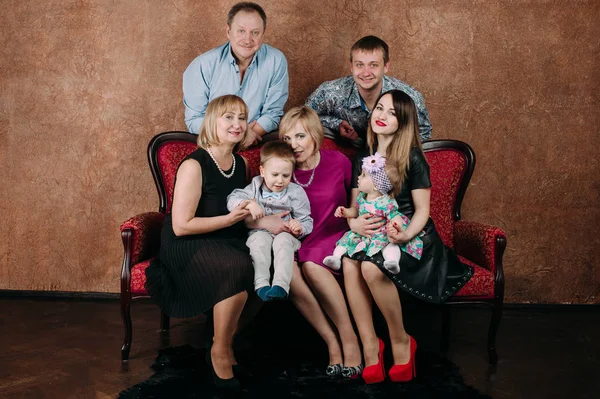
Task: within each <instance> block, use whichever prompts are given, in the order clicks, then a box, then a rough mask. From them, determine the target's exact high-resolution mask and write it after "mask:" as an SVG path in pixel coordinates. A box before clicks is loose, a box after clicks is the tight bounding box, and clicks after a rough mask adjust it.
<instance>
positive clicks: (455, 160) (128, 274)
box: [121, 132, 506, 361]
mask: <svg viewBox="0 0 600 399" xmlns="http://www.w3.org/2000/svg"><path fill="white" fill-rule="evenodd" d="M196 138H197V136H195V135H192V134H190V133H187V132H166V133H161V134H159V135H157V136H155V137H154V138H153V139H152V140H151V142H150V144H149V145H148V161H149V164H150V169H151V171H152V174H153V176H154V181H155V183H156V187H157V190H158V194H159V200H160V206H159V212H148V213H143V214H140V215H137V216H134V217H132V218H130V219H128V220H126V221H125V222H123V224H122V225H121V236H122V239H123V246H124V252H125V253H124V259H123V267H122V273H121V311H122V316H123V321H124V324H125V340H124V344H123V348H122V349H121V354H122V359H123V360H127V359H128V357H129V349H130V346H131V334H132V327H131V315H130V303H131V301H132V300H133V299H136V298H141V297H147V295H148V294H147V292H146V290H145V289H144V283H145V281H146V275H145V270H146V268H147V267H148V265H149V264H150V261H151V260H152V259H153V258H155V257H156V256H157V255H158V248H159V245H160V231H161V227H162V222H163V220H164V217H165V215H166V214H167V213H168V212H169V211H170V208H171V201H172V197H173V188H174V181H175V175H176V172H177V168H178V166H179V164H180V163H181V161H182V160H183V158H185V157H186V156H187V155H188V154H189V153H191V152H192V151H194V150H195V149H196V148H197V145H196ZM322 148H324V149H334V150H335V149H337V150H339V151H341V152H342V153H344V154H345V155H346V156H348V157H349V158H350V159H351V160H352V159H353V158H354V156H355V154H356V150H355V149H354V148H349V147H343V148H338V146H337V145H336V144H335V143H334V142H333V141H332V140H329V139H325V141H324V143H323V147H322ZM423 149H424V151H425V155H426V157H427V161H428V162H429V165H430V168H431V182H432V189H431V217H432V219H433V220H434V222H435V225H436V228H437V231H438V232H439V234H440V237H441V238H442V240H443V241H444V243H445V244H446V245H448V246H449V247H452V248H454V249H455V251H456V252H457V254H458V255H459V256H460V258H461V260H462V261H463V262H464V263H466V264H469V265H471V266H473V268H474V269H475V273H474V275H473V277H472V278H471V280H469V282H468V283H467V284H466V285H465V286H464V287H462V288H461V289H460V290H459V291H458V292H457V293H456V294H455V295H454V296H453V297H451V298H450V301H449V302H450V303H452V302H467V301H477V302H484V303H490V304H493V305H494V309H495V313H494V318H493V319H492V324H491V326H490V335H489V339H488V351H490V361H492V359H493V355H492V352H494V356H495V349H494V347H493V346H494V339H495V331H496V329H497V327H498V323H499V315H501V308H502V301H503V298H504V274H503V272H502V254H503V251H504V246H505V245H506V235H505V234H504V232H503V231H502V230H501V229H499V228H498V227H494V226H489V225H485V224H481V223H475V222H465V221H461V220H460V206H461V203H462V199H463V197H464V192H465V190H466V188H467V186H468V183H469V180H470V178H471V175H472V173H473V169H474V166H475V154H473V152H472V150H471V149H470V147H469V146H468V145H466V144H465V143H461V142H458V141H452V140H443V141H441V140H436V141H429V142H426V143H424V145H423ZM241 155H242V156H243V157H244V158H245V159H246V160H247V163H248V168H249V171H250V174H251V175H252V176H255V175H257V174H258V170H259V165H260V149H259V148H252V149H250V150H246V151H244V152H242V153H241ZM162 320H163V322H162V328H163V329H167V328H168V320H169V319H168V317H166V316H164V315H163V319H162Z"/></svg>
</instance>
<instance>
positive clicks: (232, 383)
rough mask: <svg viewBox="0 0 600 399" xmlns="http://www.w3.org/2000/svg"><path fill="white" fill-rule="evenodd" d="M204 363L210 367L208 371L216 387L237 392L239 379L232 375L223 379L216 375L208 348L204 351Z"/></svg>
mask: <svg viewBox="0 0 600 399" xmlns="http://www.w3.org/2000/svg"><path fill="white" fill-rule="evenodd" d="M206 363H207V364H208V367H210V372H211V373H212V377H213V382H214V384H215V386H216V387H217V388H219V389H224V390H227V391H232V392H237V391H239V390H240V389H241V385H240V381H239V380H238V379H237V378H235V377H232V378H227V379H223V378H221V377H219V376H218V375H217V372H216V371H215V368H214V367H213V364H212V358H211V356H210V348H209V349H208V350H207V351H206Z"/></svg>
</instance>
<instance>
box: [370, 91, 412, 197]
mask: <svg viewBox="0 0 600 399" xmlns="http://www.w3.org/2000/svg"><path fill="white" fill-rule="evenodd" d="M387 94H389V95H391V96H392V103H393V104H394V111H395V112H396V119H398V130H397V131H396V133H394V138H393V139H392V142H391V143H390V144H389V146H388V147H387V149H386V153H385V154H382V155H384V156H385V157H386V158H387V159H388V160H390V162H392V163H394V164H396V165H397V166H398V171H399V174H400V176H399V178H400V181H399V184H400V187H402V183H403V182H404V180H406V172H407V171H408V169H409V168H410V150H411V149H412V148H413V147H417V148H418V149H419V150H420V151H423V148H422V147H421V139H420V137H419V119H418V117H417V108H416V107H415V103H414V102H413V100H412V98H410V96H409V95H408V94H406V93H405V92H403V91H402V90H390V91H386V92H385V93H382V94H381V95H380V96H379V98H378V99H377V101H376V102H375V104H378V103H379V101H380V100H381V97H383V96H385V95H387ZM377 144H378V142H377V135H376V134H375V133H373V129H372V128H371V120H370V119H369V126H368V128H367V145H368V146H369V152H370V153H371V154H373V153H374V152H375V151H376V150H377ZM394 188H395V187H394Z"/></svg>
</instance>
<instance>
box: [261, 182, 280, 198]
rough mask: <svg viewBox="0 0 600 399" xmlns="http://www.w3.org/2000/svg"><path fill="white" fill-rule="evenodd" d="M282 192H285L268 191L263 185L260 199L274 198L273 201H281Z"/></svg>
mask: <svg viewBox="0 0 600 399" xmlns="http://www.w3.org/2000/svg"><path fill="white" fill-rule="evenodd" d="M284 192H285V190H283V191H280V192H278V193H276V192H273V191H271V190H269V189H268V188H267V187H266V186H265V185H264V184H263V186H262V197H263V198H265V199H266V198H270V197H272V198H275V199H281V196H282V195H283V193H284Z"/></svg>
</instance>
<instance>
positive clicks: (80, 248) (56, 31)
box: [0, 0, 600, 303]
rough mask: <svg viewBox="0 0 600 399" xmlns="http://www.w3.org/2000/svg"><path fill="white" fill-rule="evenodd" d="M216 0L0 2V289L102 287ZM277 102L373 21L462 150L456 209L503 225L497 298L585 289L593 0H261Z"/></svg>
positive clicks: (595, 86) (221, 12)
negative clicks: (277, 62) (465, 181)
mask: <svg viewBox="0 0 600 399" xmlns="http://www.w3.org/2000/svg"><path fill="white" fill-rule="evenodd" d="M233 2H234V1H192V0H172V1H160V0H148V1H138V0H122V1H117V0H113V1H111V0H46V1H42V2H40V1H32V0H18V1H17V0H12V1H11V0H5V1H2V2H1V3H0V6H1V7H2V12H1V13H0V70H1V74H0V165H1V171H2V173H1V174H0V187H2V189H1V190H0V206H1V208H0V214H2V215H3V216H4V221H3V223H2V224H1V225H0V289H12V290H61V291H71V290H72V291H106V292H117V291H118V289H119V285H118V279H119V270H120V264H121V260H122V246H121V241H120V236H119V229H118V228H119V224H120V223H121V222H122V221H123V220H125V219H126V218H128V217H129V216H132V215H134V214H136V213H140V212H144V211H149V210H156V208H157V199H156V192H155V189H154V185H153V182H152V178H151V175H150V173H149V171H148V167H147V164H146V155H145V151H146V145H147V143H148V140H149V139H150V138H151V137H152V136H153V135H155V134H156V133H159V132H161V131H165V130H179V129H184V128H185V125H184V123H183V106H182V103H181V96H182V95H181V75H182V73H183V70H184V69H185V67H186V66H187V64H188V63H189V62H190V61H191V60H192V59H193V58H194V57H195V56H196V55H198V54H200V53H202V52H204V51H206V50H208V49H210V48H212V47H214V46H217V45H219V44H221V43H223V42H224V41H225V33H224V25H225V15H226V12H227V10H228V9H229V7H230V6H231V5H232V4H233ZM262 4H263V6H264V7H265V9H266V11H267V14H268V16H269V26H268V29H267V40H266V41H267V42H268V43H270V44H272V45H274V46H275V47H278V48H279V49H281V50H283V52H284V53H285V54H286V56H287V58H288V62H289V66H290V67H289V69H290V85H291V87H290V100H289V102H288V106H290V105H297V104H300V103H301V102H302V101H303V99H304V98H305V97H306V96H307V95H308V94H310V92H311V91H312V90H314V89H315V88H316V86H317V85H318V84H319V83H321V82H322V81H323V80H326V79H333V78H336V77H338V76H342V75H344V74H347V72H348V64H347V57H348V49H349V47H350V46H351V44H352V43H353V42H354V41H355V40H356V39H358V38H359V37H361V36H363V35H366V34H376V35H378V36H380V37H382V38H384V39H385V40H386V41H387V42H388V43H389V44H390V47H391V60H392V63H391V68H390V73H389V74H390V75H393V76H396V77H398V78H400V79H403V80H405V81H406V82H408V83H410V84H412V85H413V86H415V87H417V88H418V89H419V90H420V91H421V92H422V93H423V95H424V96H425V101H426V104H427V106H428V108H429V112H430V116H431V121H432V124H433V135H434V138H455V139H460V140H464V141H466V142H468V143H469V144H471V145H472V146H473V148H474V150H475V152H476V153H477V157H478V163H477V168H476V171H475V175H474V177H473V180H472V184H471V187H470V189H469V191H468V193H467V196H466V199H465V202H464V206H463V212H464V214H463V217H464V218H465V219H469V220H476V221H482V222H487V223H491V224H495V225H498V226H500V227H502V228H503V229H504V230H505V231H506V232H507V234H508V237H509V239H508V243H509V244H508V248H507V252H506V256H505V270H506V279H507V288H506V295H507V301H509V302H558V303H564V302H573V303H599V302H600V296H599V286H600V265H599V261H598V257H599V255H600V252H599V248H600V238H599V235H598V229H597V224H598V222H599V221H600V205H599V204H600V198H599V197H600V184H599V180H598V177H597V176H598V171H599V167H598V166H599V161H598V159H599V157H598V151H599V148H600V135H599V125H600V123H599V122H600V117H599V112H598V106H599V105H600V101H599V94H598V93H600V72H599V69H600V68H599V64H598V63H599V57H598V56H599V54H598V50H599V43H600V42H599V40H598V38H599V37H600V23H599V22H598V21H599V20H600V7H599V2H598V1H594V0H590V1H549V0H548V1H542V0H540V1H533V0H531V1H525V0H523V1H518V0H513V1H493V0H486V1H483V0H471V1H466V0H464V1H458V0H455V1H442V0H439V1H433V0H430V1H426V0H423V1H410V0H405V1H393V2H390V1H389V0H385V1H380V0H369V1H364V0H357V1H329V2H324V1H322V0H309V1H297V0H281V1H277V0H270V1H266V0H265V1H262Z"/></svg>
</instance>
